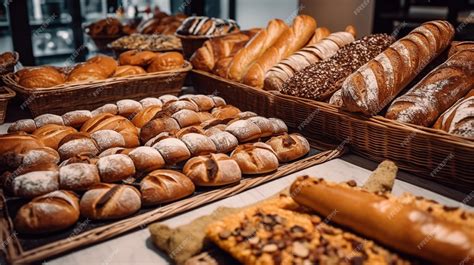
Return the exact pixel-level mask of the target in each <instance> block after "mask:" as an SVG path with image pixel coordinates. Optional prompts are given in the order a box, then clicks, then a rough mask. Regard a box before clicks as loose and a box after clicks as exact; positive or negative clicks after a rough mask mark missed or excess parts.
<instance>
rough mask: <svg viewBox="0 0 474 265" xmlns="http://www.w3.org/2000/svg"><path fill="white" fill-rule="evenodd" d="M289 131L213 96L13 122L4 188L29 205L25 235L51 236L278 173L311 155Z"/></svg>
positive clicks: (19, 220)
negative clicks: (206, 189) (86, 220)
mask: <svg viewBox="0 0 474 265" xmlns="http://www.w3.org/2000/svg"><path fill="white" fill-rule="evenodd" d="M135 124H136V125H135ZM137 126H138V127H137ZM287 132H288V129H287V127H286V125H285V123H284V122H283V121H281V120H279V119H274V118H269V119H267V118H264V117H261V116H257V114H255V113H252V112H241V111H240V110H239V109H238V108H235V107H233V106H231V105H227V104H226V102H225V100H224V99H222V98H220V97H216V96H204V95H185V96H182V97H180V98H177V97H175V96H170V95H166V96H161V97H160V98H146V99H143V100H141V101H140V102H138V101H134V100H130V99H125V100H120V101H118V102H117V103H116V104H106V105H104V106H102V107H100V108H98V109H96V110H93V111H87V110H78V111H72V112H68V113H65V114H64V115H62V116H58V115H54V114H44V115H42V116H39V117H36V118H35V119H34V120H33V119H26V120H20V121H17V122H16V123H14V124H12V125H11V126H10V128H9V134H6V135H1V136H0V140H1V141H2V142H3V143H4V144H3V145H2V146H1V147H0V166H1V168H2V172H0V173H2V175H1V180H2V181H1V183H2V186H3V187H4V189H5V190H6V191H7V193H8V194H9V195H11V196H13V197H20V198H25V199H32V200H31V201H30V202H28V203H26V204H25V205H23V206H22V207H21V208H20V209H19V211H18V214H17V216H16V218H15V221H14V223H15V227H16V229H17V230H18V231H19V232H21V233H28V234H38V233H45V232H54V231H58V230H62V229H65V228H68V227H70V226H72V225H74V224H75V223H76V222H77V221H78V219H79V218H80V216H82V217H85V218H89V219H91V220H111V219H119V218H124V217H127V216H130V215H132V214H134V213H136V212H137V211H138V210H139V209H140V208H141V207H142V205H144V206H154V205H159V204H161V203H166V202H172V201H176V200H179V199H181V198H184V197H187V196H190V195H192V194H193V193H194V190H195V188H196V187H200V186H210V187H219V186H223V185H228V184H232V183H236V182H239V181H240V179H241V177H242V175H243V174H244V175H253V174H263V173H269V172H272V171H275V170H277V168H278V167H279V165H280V163H286V162H289V161H293V160H296V159H298V158H301V157H303V156H305V155H306V154H307V153H308V152H309V150H310V146H309V143H308V141H307V140H306V139H305V138H304V137H302V136H301V135H299V134H288V133H287ZM169 167H173V168H176V167H177V168H182V171H177V170H170V169H167V168H169ZM63 201H64V202H63ZM56 216H61V217H62V218H59V219H58V218H55V217H56Z"/></svg>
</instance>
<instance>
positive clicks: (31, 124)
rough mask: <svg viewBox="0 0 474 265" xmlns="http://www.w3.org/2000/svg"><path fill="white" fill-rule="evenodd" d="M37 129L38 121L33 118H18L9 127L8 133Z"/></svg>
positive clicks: (27, 131) (30, 131) (29, 131)
mask: <svg viewBox="0 0 474 265" xmlns="http://www.w3.org/2000/svg"><path fill="white" fill-rule="evenodd" d="M36 129H37V127H36V123H35V121H34V120H33V119H22V120H17V121H16V122H14V123H12V124H11V125H10V127H8V133H14V132H26V133H32V132H34V131H35V130H36Z"/></svg>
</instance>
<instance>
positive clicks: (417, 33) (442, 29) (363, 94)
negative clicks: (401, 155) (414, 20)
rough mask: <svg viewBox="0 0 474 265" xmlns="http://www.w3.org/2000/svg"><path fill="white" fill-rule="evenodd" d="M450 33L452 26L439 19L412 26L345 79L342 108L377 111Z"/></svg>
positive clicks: (436, 52) (446, 41)
mask: <svg viewBox="0 0 474 265" xmlns="http://www.w3.org/2000/svg"><path fill="white" fill-rule="evenodd" d="M453 35H454V28H453V26H452V25H451V24H449V22H447V21H441V20H436V21H430V22H426V23H424V24H423V25H421V26H420V27H418V28H416V29H414V30H413V31H412V32H410V34H408V35H407V36H405V37H403V38H402V39H400V40H398V41H396V42H395V43H394V44H393V45H391V46H390V47H389V48H388V49H387V50H385V51H384V52H383V53H381V54H379V55H377V57H375V58H374V59H372V60H370V61H369V62H368V63H367V64H365V65H363V66H362V67H360V68H359V69H358V70H357V71H356V72H354V73H353V74H351V76H349V77H348V78H347V79H346V80H345V81H344V84H343V85H342V99H343V102H344V104H343V108H344V109H346V110H348V111H351V112H362V113H364V114H366V115H375V114H377V113H378V112H379V111H381V110H382V109H383V108H384V107H385V106H387V105H388V104H389V103H390V101H392V99H393V98H394V97H395V96H396V95H397V94H398V93H400V91H401V90H402V89H403V88H404V87H405V86H406V85H408V83H409V82H411V81H412V80H413V79H414V78H415V77H416V75H417V74H418V73H419V72H420V71H421V70H422V69H423V68H424V67H425V66H426V65H427V64H428V63H429V62H431V61H432V60H433V59H434V58H435V57H436V56H437V55H439V54H440V53H441V52H442V51H443V50H444V49H445V48H446V47H447V46H448V45H449V43H450V42H451V39H452V38H453Z"/></svg>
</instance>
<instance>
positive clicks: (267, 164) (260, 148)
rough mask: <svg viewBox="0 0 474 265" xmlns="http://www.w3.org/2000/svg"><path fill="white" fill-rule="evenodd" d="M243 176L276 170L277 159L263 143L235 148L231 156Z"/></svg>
mask: <svg viewBox="0 0 474 265" xmlns="http://www.w3.org/2000/svg"><path fill="white" fill-rule="evenodd" d="M230 157H231V158H232V159H234V160H235V161H236V162H237V164H239V167H240V170H241V171H242V173H243V174H263V173H268V172H272V171H275V170H277V169H278V165H279V164H278V158H277V156H276V154H275V152H274V151H273V150H272V148H271V147H270V146H269V145H267V144H264V143H260V142H258V143H253V144H243V145H239V146H237V148H235V150H234V151H233V152H232V154H231V156H230Z"/></svg>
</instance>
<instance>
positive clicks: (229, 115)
mask: <svg viewBox="0 0 474 265" xmlns="http://www.w3.org/2000/svg"><path fill="white" fill-rule="evenodd" d="M239 113H240V109H238V108H237V107H234V106H232V105H224V106H219V107H215V108H213V109H212V111H211V114H212V116H214V118H216V119H220V120H227V119H233V118H235V117H236V116H237V115H238V114H239Z"/></svg>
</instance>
